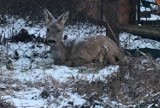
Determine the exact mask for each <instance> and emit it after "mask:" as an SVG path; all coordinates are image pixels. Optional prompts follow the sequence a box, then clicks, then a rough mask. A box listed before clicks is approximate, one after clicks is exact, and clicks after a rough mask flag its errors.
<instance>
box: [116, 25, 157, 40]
mask: <svg viewBox="0 0 160 108" xmlns="http://www.w3.org/2000/svg"><path fill="white" fill-rule="evenodd" d="M119 29H120V31H123V32H128V33H131V34H133V35H138V36H141V37H142V38H148V39H153V40H157V41H160V31H159V29H157V28H154V27H147V26H138V25H121V26H119Z"/></svg>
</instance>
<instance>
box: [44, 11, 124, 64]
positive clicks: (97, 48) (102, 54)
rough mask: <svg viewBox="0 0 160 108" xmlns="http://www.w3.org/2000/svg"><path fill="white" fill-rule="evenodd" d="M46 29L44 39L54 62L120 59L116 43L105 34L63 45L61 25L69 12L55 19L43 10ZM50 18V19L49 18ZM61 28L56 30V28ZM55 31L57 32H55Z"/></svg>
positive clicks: (104, 61)
mask: <svg viewBox="0 0 160 108" xmlns="http://www.w3.org/2000/svg"><path fill="white" fill-rule="evenodd" d="M45 15H46V16H45V18H46V21H47V28H49V29H51V30H49V31H48V33H47V34H48V35H47V37H46V40H47V41H48V43H49V45H50V46H51V53H52V54H53V58H54V59H55V64H58V65H63V64H65V65H69V66H82V65H86V64H90V63H92V62H95V63H98V64H101V65H106V64H108V63H109V64H116V63H117V62H118V61H120V60H121V59H122V53H121V50H120V48H119V47H118V46H117V45H116V43H115V42H114V41H113V40H111V39H110V38H109V37H106V36H102V35H99V36H94V37H88V38H86V39H84V40H83V41H80V42H78V43H75V42H73V43H72V45H71V46H67V45H64V43H63V41H62V35H63V30H62V29H63V28H60V27H63V26H64V24H65V22H66V21H67V19H68V15H69V12H67V13H65V14H62V15H61V16H60V17H59V18H58V19H57V20H55V18H54V17H53V16H52V15H51V13H50V12H49V11H48V10H45ZM51 18H52V21H50V19H51ZM59 29H60V30H62V31H60V32H57V31H58V30H59ZM56 32H57V33H56Z"/></svg>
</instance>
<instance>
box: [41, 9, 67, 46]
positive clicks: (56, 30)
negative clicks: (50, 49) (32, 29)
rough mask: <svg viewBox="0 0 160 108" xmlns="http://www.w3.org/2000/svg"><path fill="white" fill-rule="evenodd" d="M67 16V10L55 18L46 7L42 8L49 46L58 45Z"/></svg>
mask: <svg viewBox="0 0 160 108" xmlns="http://www.w3.org/2000/svg"><path fill="white" fill-rule="evenodd" d="M68 17H69V11H68V12H66V13H63V14H62V15H61V16H59V17H58V19H55V18H54V17H53V16H52V14H51V13H50V12H49V11H48V10H47V9H44V18H45V20H46V24H47V31H46V41H47V43H48V44H49V45H50V46H54V45H58V44H59V43H60V42H61V41H62V38H63V31H64V24H65V23H66V21H67V19H68Z"/></svg>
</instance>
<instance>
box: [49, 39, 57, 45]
mask: <svg viewBox="0 0 160 108" xmlns="http://www.w3.org/2000/svg"><path fill="white" fill-rule="evenodd" d="M47 43H48V44H49V45H50V44H56V43H57V42H56V40H54V39H48V40H47Z"/></svg>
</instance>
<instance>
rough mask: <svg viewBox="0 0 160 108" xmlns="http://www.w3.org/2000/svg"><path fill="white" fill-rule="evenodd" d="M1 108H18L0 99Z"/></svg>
mask: <svg viewBox="0 0 160 108" xmlns="http://www.w3.org/2000/svg"><path fill="white" fill-rule="evenodd" d="M0 108H16V107H15V106H14V105H12V104H11V103H9V102H6V101H5V100H3V99H0Z"/></svg>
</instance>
